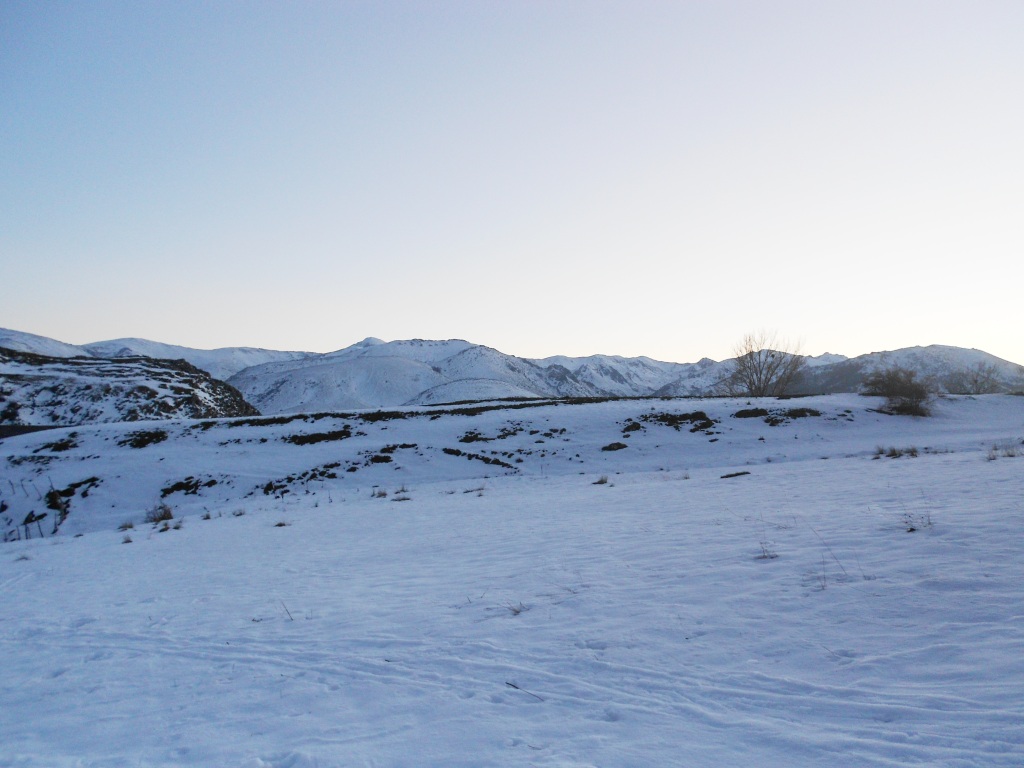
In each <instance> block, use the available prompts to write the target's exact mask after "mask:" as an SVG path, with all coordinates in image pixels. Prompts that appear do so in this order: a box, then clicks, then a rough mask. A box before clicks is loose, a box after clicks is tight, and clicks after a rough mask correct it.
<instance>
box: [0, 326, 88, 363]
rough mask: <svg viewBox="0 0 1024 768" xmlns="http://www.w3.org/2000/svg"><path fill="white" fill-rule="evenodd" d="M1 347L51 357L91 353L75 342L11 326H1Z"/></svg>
mask: <svg viewBox="0 0 1024 768" xmlns="http://www.w3.org/2000/svg"><path fill="white" fill-rule="evenodd" d="M0 347H2V348H3V349H13V350H14V351H15V352H30V353H32V354H36V355H47V356H49V357H78V356H79V355H88V354H89V352H88V350H86V349H85V348H84V347H76V346H75V345H74V344H65V343H64V342H63V341H57V340H56V339H50V338H47V337H46V336H37V335H35V334H34V333H25V332H24V331H14V330H11V329H10V328H0Z"/></svg>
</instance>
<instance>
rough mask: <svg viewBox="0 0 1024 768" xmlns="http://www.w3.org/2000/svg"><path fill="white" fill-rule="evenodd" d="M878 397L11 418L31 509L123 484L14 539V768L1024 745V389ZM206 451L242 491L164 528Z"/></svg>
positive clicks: (553, 761)
mask: <svg viewBox="0 0 1024 768" xmlns="http://www.w3.org/2000/svg"><path fill="white" fill-rule="evenodd" d="M876 404H877V401H875V400H874V399H871V398H860V397H855V396H832V397H825V398H807V399H802V400H795V401H784V402H782V401H753V402H749V403H748V402H747V401H735V400H714V401H670V402H662V401H620V402H606V403H593V404H585V405H564V404H562V405H546V406H539V407H524V408H518V409H514V410H507V409H498V410H490V411H483V412H476V411H461V412H459V411H456V412H449V413H442V412H440V411H436V410H434V411H432V410H429V409H427V410H424V411H422V412H413V413H409V414H407V417H406V418H392V419H379V418H377V419H376V420H373V419H374V418H375V417H372V415H371V420H367V419H366V418H364V417H363V415H360V414H348V415H342V416H324V417H321V418H313V417H308V418H296V419H293V420H290V421H284V420H281V419H279V420H276V423H275V420H260V419H245V420H236V421H218V422H160V423H153V424H150V425H139V424H131V425H127V424H117V425H101V426H95V427H80V428H77V429H74V430H67V429H61V430H53V431H48V432H45V433H37V434H33V435H23V436H19V437H16V438H8V439H6V440H3V441H0V448H2V450H3V456H4V458H3V460H2V461H3V463H2V464H0V466H2V472H3V475H2V477H0V486H2V487H0V501H2V502H4V503H5V504H6V505H8V512H7V514H8V515H9V514H10V513H11V511H12V510H14V509H17V511H18V512H22V511H24V509H25V506H24V505H26V504H29V505H34V504H38V501H37V499H36V492H37V491H38V490H45V489H46V488H47V487H49V482H50V481H52V483H53V484H54V486H55V487H57V488H61V487H63V486H64V485H66V484H68V483H71V482H76V481H78V480H82V479H84V478H88V477H93V478H95V479H96V480H97V481H98V483H97V484H95V485H94V486H93V487H92V488H91V490H90V492H89V493H88V495H87V496H84V497H83V495H82V494H81V491H80V490H79V491H77V492H76V493H75V495H73V497H72V499H71V506H70V512H69V515H68V518H67V521H66V522H65V523H64V525H63V526H61V527H60V529H59V531H58V533H57V535H56V536H49V535H47V536H46V537H44V538H39V537H38V536H35V532H34V531H33V535H34V536H35V538H33V539H31V540H28V541H25V540H22V541H17V542H11V543H7V544H4V545H0V606H2V607H0V658H2V659H3V660H4V675H2V676H0V766H18V767H19V768H22V767H28V766H32V767H33V768H34V767H35V766H47V767H48V768H49V767H57V768H59V767H61V766H76V767H81V766H96V767H98V766H213V765H216V766H231V767H237V768H268V767H270V766H273V768H300V767H302V768H310V767H312V766H318V767H320V768H325V767H327V766H354V765H359V766H407V765H408V766H413V765H415V766H421V765H430V766H442V765H443V766H505V765H508V766H521V765H538V766H647V765H695V766H697V765H699V766H725V765H758V766H839V765H841V766H894V765H909V764H919V765H929V766H1019V765H1021V764H1022V762H1024V727H1022V723H1024V656H1022V654H1021V649H1022V648H1024V612H1022V608H1021V606H1022V605H1024V581H1022V579H1021V573H1022V572H1024V540H1022V537H1021V536H1020V531H1021V529H1022V527H1024V501H1022V499H1024V493H1022V492H1024V446H1022V445H1021V443H1022V438H1024V398H1020V397H1017V398H1014V397H1009V396H987V397H979V398H950V399H944V400H942V401H940V402H938V403H937V404H936V409H935V410H936V415H935V416H934V417H933V418H928V419H912V418H909V417H890V416H884V415H882V414H879V413H877V412H873V411H871V410H870V409H871V408H872V407H874V406H875V405H876ZM751 407H764V408H766V409H769V410H771V411H774V412H776V413H779V412H780V411H783V410H785V409H789V408H794V407H803V408H813V409H816V410H818V411H819V412H820V413H821V416H817V417H816V416H805V417H802V418H789V419H784V420H783V423H781V424H779V425H778V426H774V427H772V426H769V425H768V424H767V423H765V421H764V419H762V418H737V417H736V416H735V414H736V413H737V412H739V411H740V410H741V409H749V408H751ZM697 410H703V411H704V412H706V414H707V416H709V417H711V418H712V419H714V420H715V423H713V424H711V425H708V424H707V423H706V422H705V423H703V425H701V424H695V425H694V426H697V427H699V428H698V429H697V431H690V430H691V428H692V427H691V424H690V422H685V423H683V424H682V428H681V429H679V430H676V429H674V428H673V427H672V426H669V425H666V424H665V423H661V421H659V420H658V417H659V414H666V413H667V414H675V415H677V416H679V415H681V414H689V413H693V412H695V411H697ZM662 421H664V419H662ZM281 422H284V423H281ZM232 424H233V425H234V426H231V425H232ZM632 424H639V425H640V426H639V427H632V426H630V425H632ZM345 425H348V426H349V428H350V431H351V436H349V437H346V438H338V439H334V440H327V439H324V440H322V441H320V442H308V443H307V444H295V443H294V442H289V441H287V440H285V439H284V438H294V437H295V436H296V435H305V436H306V439H307V440H309V439H310V438H311V436H315V435H329V434H332V433H333V434H335V435H336V436H337V434H339V433H341V432H344V429H343V428H344V426H345ZM150 428H160V429H163V430H166V432H167V434H166V437H165V439H163V440H162V441H160V442H156V443H152V444H147V445H145V446H143V447H139V448H132V447H130V445H128V444H125V445H121V444H120V443H121V442H124V441H125V438H126V437H127V436H129V435H132V434H135V433H137V432H138V431H139V430H140V429H150ZM562 430H564V432H563V431H562ZM531 432H533V434H531ZM72 435H73V437H72ZM467 437H468V438H469V441H468V442H467V441H464V440H462V438H467ZM762 438H763V440H762ZM62 441H63V442H64V446H65V447H55V446H57V445H58V444H59V443H61V442H62ZM538 441H543V442H538ZM613 441H614V442H621V443H623V444H625V445H627V446H628V447H626V448H623V449H620V450H616V451H604V450H601V449H602V447H605V446H607V445H610V444H611V443H612V442H613ZM67 442H71V443H74V446H73V447H66V446H67ZM389 445H395V446H396V447H395V448H394V449H393V450H392V452H391V453H390V454H387V453H384V452H383V449H385V448H386V447H387V446H389ZM402 445H404V446H407V447H399V446H402ZM444 448H449V449H452V450H461V451H463V452H464V453H466V452H474V453H476V455H478V456H494V457H501V458H504V459H506V460H507V462H506V463H507V464H508V465H509V466H508V467H503V466H500V465H492V464H485V463H483V462H482V461H480V460H478V459H467V458H466V456H465V455H462V456H458V455H452V454H450V453H445V452H444V451H443V449H444ZM878 448H882V449H883V451H882V454H881V455H880V454H879V450H878ZM890 448H892V449H894V450H892V451H891V453H892V454H893V455H894V456H895V457H889V456H886V455H884V454H885V453H886V452H890V451H889V449H890ZM912 448H913V449H915V450H913V451H912V450H910V449H912ZM491 451H497V452H498V453H496V454H492V453H491ZM914 453H916V456H915V455H913V454H914ZM577 454H578V456H577ZM896 454H901V455H898V456H896ZM382 455H390V456H392V457H393V461H392V462H374V461H372V460H371V459H370V457H372V456H382ZM517 458H518V459H522V462H521V463H517V462H516V460H515V459H517ZM333 462H338V464H339V466H338V467H337V468H336V469H335V472H336V476H335V477H328V476H327V475H325V474H321V475H319V476H317V477H316V478H312V479H311V478H310V477H308V476H307V477H306V479H302V478H300V477H299V475H300V474H301V472H303V471H308V470H309V469H311V468H316V467H323V466H324V465H325V464H329V463H333ZM348 466H356V467H357V469H356V471H354V472H346V471H344V470H345V469H346V468H347V467H348ZM737 472H749V474H744V475H737V476H733V477H723V476H727V475H735V473H737ZM288 475H291V477H292V480H291V481H290V482H288V481H287V480H286V476H288ZM185 476H193V477H198V478H200V479H202V480H203V481H204V482H205V481H207V480H208V479H217V480H218V482H217V483H216V484H215V485H211V486H206V485H200V486H199V487H198V491H197V493H195V494H189V493H185V492H182V491H175V492H172V493H170V494H168V495H167V496H165V497H163V498H164V500H165V501H166V502H167V503H169V504H170V505H171V506H172V507H173V508H174V512H175V515H176V520H177V521H180V522H181V523H182V525H181V528H180V529H174V528H170V529H169V530H167V531H165V532H161V531H160V530H159V529H158V528H155V527H154V526H151V525H146V524H143V523H142V514H143V511H144V510H145V509H147V508H149V507H151V506H152V505H153V504H154V503H155V502H156V501H157V500H160V499H161V496H160V494H159V489H160V488H161V487H166V485H167V483H168V482H170V481H173V480H180V479H182V478H183V477H185ZM602 478H607V479H608V482H605V483H602V482H600V481H601V480H602ZM275 479H277V480H278V481H280V482H279V483H278V484H277V485H275V486H274V487H273V488H272V489H271V491H270V492H269V493H264V492H263V491H262V490H260V488H261V487H263V484H264V483H266V482H268V480H275ZM250 491H253V492H254V493H253V495H247V494H249V493H250ZM285 491H287V492H285ZM382 491H383V492H386V495H381V492H382ZM204 513H208V514H209V516H210V519H208V520H204V519H202V517H201V515H202V514H204ZM243 513H244V514H243ZM49 520H50V518H47V521H46V522H49ZM127 521H132V522H133V523H134V528H132V529H130V530H128V531H126V532H121V531H117V530H115V528H116V526H117V525H118V524H120V523H123V522H127ZM172 522H173V521H172ZM41 528H43V527H41ZM43 532H44V533H47V534H48V533H49V531H48V530H45V528H43ZM76 534H82V535H81V536H76ZM125 536H128V537H130V538H131V539H132V541H131V543H129V544H123V543H122V541H123V539H124V537H125Z"/></svg>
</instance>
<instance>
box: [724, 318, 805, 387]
mask: <svg viewBox="0 0 1024 768" xmlns="http://www.w3.org/2000/svg"><path fill="white" fill-rule="evenodd" d="M733 354H734V355H735V358H736V359H735V361H734V363H733V368H732V371H731V373H730V374H729V377H728V379H727V380H726V383H727V388H728V390H729V391H730V392H731V393H732V394H738V395H747V396H748V397H778V396H780V395H784V394H786V391H787V390H788V389H789V388H790V387H791V386H792V384H793V381H794V379H796V377H797V374H799V373H800V371H801V369H803V367H804V357H803V355H801V354H800V347H799V345H794V344H790V343H789V342H787V341H784V340H782V339H780V338H779V337H778V335H777V334H776V333H769V332H767V331H760V332H758V333H748V334H747V335H746V336H744V337H743V340H742V341H741V342H740V343H739V344H737V345H736V346H735V347H734V348H733Z"/></svg>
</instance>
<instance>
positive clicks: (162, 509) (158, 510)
mask: <svg viewBox="0 0 1024 768" xmlns="http://www.w3.org/2000/svg"><path fill="white" fill-rule="evenodd" d="M173 519H174V511H173V510H172V509H171V508H170V506H168V505H167V504H164V503H163V502H160V503H159V504H157V505H156V506H154V507H151V508H150V509H148V510H147V511H146V517H145V518H144V522H147V523H152V524H153V525H156V524H157V523H162V522H164V521H166V520H173Z"/></svg>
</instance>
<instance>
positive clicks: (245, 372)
mask: <svg viewBox="0 0 1024 768" xmlns="http://www.w3.org/2000/svg"><path fill="white" fill-rule="evenodd" d="M5 343H6V346H7V347H8V348H11V349H16V350H22V351H28V352H36V353H39V354H49V355H62V356H71V355H76V354H78V355H81V354H85V355H92V356H105V357H121V356H124V355H136V356H137V355H146V356H149V357H158V358H176V359H182V360H186V361H188V362H189V363H191V364H192V365H195V366H196V367H197V368H201V369H203V370H205V371H207V372H209V373H210V374H211V375H213V376H214V377H216V378H222V379H224V380H227V381H229V382H230V383H231V385H232V386H234V387H237V388H238V390H240V391H241V392H242V394H243V395H244V396H245V398H246V399H247V400H248V401H249V402H250V403H252V404H253V405H254V406H256V407H257V408H259V410H260V411H262V412H263V413H300V412H322V411H331V410H339V409H353V408H380V407H395V406H400V405H430V404H442V403H451V402H462V401H473V400H501V399H521V398H537V397H540V398H547V397H649V396H654V397H699V396H703V395H707V394H712V393H718V392H720V391H721V390H722V384H723V382H724V381H725V379H726V378H727V377H728V375H729V373H730V371H731V369H732V366H733V361H732V360H723V361H715V360H711V359H709V358H704V359H702V360H699V361H697V362H695V363H672V362H662V361H658V360H652V359H650V358H647V357H633V358H629V357H619V356H613V355H591V356H588V357H566V356H555V357H548V358H543V359H527V358H521V357H516V356H514V355H508V354H505V353H503V352H500V351H498V350H496V349H492V348H491V347H486V346H483V345H480V344H473V343H471V342H468V341H463V340H459V339H451V340H447V341H429V340H422V339H412V340H406V341H391V342H384V341H381V340H380V339H376V338H367V339H364V340H363V341H361V342H359V343H357V344H353V345H352V346H350V347H346V348H344V349H340V350H338V351H336V352H330V353H327V354H319V353H311V352H277V351H273V350H266V349H254V348H250V347H227V348H223V349H216V350H197V349H190V348H188V347H180V346H174V345H170V344H161V343H158V342H152V341H146V340H145V339H117V340H114V341H105V342H96V343H93V344H86V345H84V346H81V347H75V346H73V345H68V344H63V343H62V342H59V341H55V340H53V339H47V338H45V337H41V336H34V335H32V334H26V333H21V332H18V331H8V330H2V329H0V346H3V345H4V344H5ZM805 363H806V366H805V369H804V371H803V373H802V375H801V376H800V377H799V379H798V380H797V382H796V384H795V387H794V390H793V392H794V394H816V393H835V392H856V391H858V389H859V388H860V385H861V382H862V381H863V378H864V376H865V375H867V374H869V373H870V372H871V371H873V370H876V369H877V368H879V367H883V366H889V365H900V366H903V367H907V368H911V369H913V370H915V371H917V372H918V373H919V375H920V377H921V378H922V379H923V380H925V381H927V382H928V383H929V385H930V387H931V389H932V390H933V391H936V392H956V393H981V392H988V391H992V392H1004V391H1012V390H1018V389H1021V388H1024V368H1022V367H1021V366H1019V365H1016V364H1014V363H1011V362H1009V361H1007V360H1002V359H1000V358H998V357H995V356H994V355H990V354H988V353H986V352H982V351H980V350H976V349H962V348H959V347H949V346H940V345H933V346H929V347H912V348H908V349H901V350H895V351H890V352H873V353H870V354H867V355H861V356H859V357H855V358H847V357H844V356H843V355H837V354H831V353H826V354H823V355H819V356H816V357H806V358H805Z"/></svg>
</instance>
